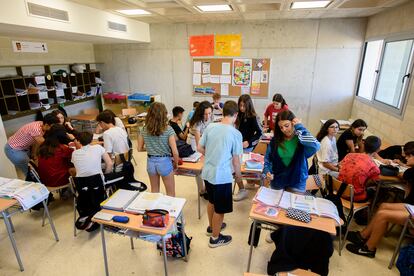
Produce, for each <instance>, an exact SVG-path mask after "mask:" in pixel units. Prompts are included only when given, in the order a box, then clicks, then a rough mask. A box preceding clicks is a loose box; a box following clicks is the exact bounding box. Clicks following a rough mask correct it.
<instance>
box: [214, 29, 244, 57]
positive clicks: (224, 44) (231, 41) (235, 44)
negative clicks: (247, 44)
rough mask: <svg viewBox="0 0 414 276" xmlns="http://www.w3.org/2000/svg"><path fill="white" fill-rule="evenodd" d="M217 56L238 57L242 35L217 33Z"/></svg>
mask: <svg viewBox="0 0 414 276" xmlns="http://www.w3.org/2000/svg"><path fill="white" fill-rule="evenodd" d="M215 50H216V56H226V57H237V56H240V53H241V35H240V34H224V35H216V46H215Z"/></svg>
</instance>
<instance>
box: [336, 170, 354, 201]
mask: <svg viewBox="0 0 414 276" xmlns="http://www.w3.org/2000/svg"><path fill="white" fill-rule="evenodd" d="M342 183H345V182H342V181H340V180H338V179H337V178H336V177H333V176H332V189H333V191H334V192H337V191H338V190H339V188H340V187H341V184H342ZM342 196H343V197H346V198H349V199H350V200H349V201H350V202H351V203H353V202H354V186H352V185H350V184H346V189H345V191H344V192H343V194H342Z"/></svg>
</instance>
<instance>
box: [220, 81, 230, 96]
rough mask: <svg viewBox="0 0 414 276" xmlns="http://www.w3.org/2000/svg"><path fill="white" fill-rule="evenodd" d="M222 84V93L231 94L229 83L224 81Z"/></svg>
mask: <svg viewBox="0 0 414 276" xmlns="http://www.w3.org/2000/svg"><path fill="white" fill-rule="evenodd" d="M220 86H221V87H220V94H221V95H222V96H228V95H229V85H228V84H225V83H222V84H221V85H220Z"/></svg>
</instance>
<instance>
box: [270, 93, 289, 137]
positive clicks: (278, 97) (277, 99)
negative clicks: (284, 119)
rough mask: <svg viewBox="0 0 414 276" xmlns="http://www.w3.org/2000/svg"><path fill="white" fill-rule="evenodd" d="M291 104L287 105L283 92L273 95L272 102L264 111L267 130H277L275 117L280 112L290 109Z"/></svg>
mask: <svg viewBox="0 0 414 276" xmlns="http://www.w3.org/2000/svg"><path fill="white" fill-rule="evenodd" d="M288 109H289V106H288V105H287V103H286V101H285V99H284V98H283V96H282V94H279V93H277V94H275V95H273V99H272V103H271V104H269V105H268V106H267V107H266V111H265V113H264V125H265V130H266V131H267V130H273V131H274V130H275V119H276V116H277V114H278V113H280V112H282V111H285V110H288ZM276 127H277V126H276Z"/></svg>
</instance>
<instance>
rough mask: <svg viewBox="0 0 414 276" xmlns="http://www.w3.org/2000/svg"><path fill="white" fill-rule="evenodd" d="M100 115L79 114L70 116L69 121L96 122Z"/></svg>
mask: <svg viewBox="0 0 414 276" xmlns="http://www.w3.org/2000/svg"><path fill="white" fill-rule="evenodd" d="M97 115H98V114H79V115H74V116H70V117H69V119H71V120H76V121H96V116H97Z"/></svg>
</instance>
